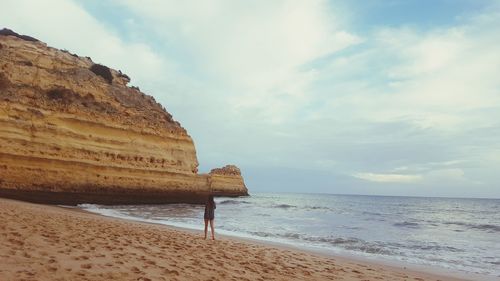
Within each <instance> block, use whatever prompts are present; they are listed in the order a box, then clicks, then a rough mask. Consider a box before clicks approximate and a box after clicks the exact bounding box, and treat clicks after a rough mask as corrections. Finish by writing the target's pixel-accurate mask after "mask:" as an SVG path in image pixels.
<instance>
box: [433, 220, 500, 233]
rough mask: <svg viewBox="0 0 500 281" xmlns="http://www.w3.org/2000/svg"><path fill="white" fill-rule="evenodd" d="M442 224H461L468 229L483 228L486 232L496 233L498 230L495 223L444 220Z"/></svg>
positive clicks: (499, 227) (499, 229)
mask: <svg viewBox="0 0 500 281" xmlns="http://www.w3.org/2000/svg"><path fill="white" fill-rule="evenodd" d="M443 224H446V225H458V226H463V227H465V228H468V229H477V230H483V231H486V232H490V233H497V232H500V226H498V225H495V224H480V223H478V224H476V223H465V222H456V221H454V222H444V223H443Z"/></svg>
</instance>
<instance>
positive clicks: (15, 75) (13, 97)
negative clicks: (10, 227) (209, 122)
mask: <svg viewBox="0 0 500 281" xmlns="http://www.w3.org/2000/svg"><path fill="white" fill-rule="evenodd" d="M129 80H130V79H129V77H128V76H127V75H125V74H123V73H121V71H116V70H113V69H109V68H108V67H106V66H103V65H100V64H95V63H93V62H92V60H91V59H90V58H82V57H79V56H77V55H74V54H71V53H69V52H67V51H61V50H58V49H55V48H51V47H48V46H47V45H46V44H45V43H43V42H40V41H38V40H37V39H35V38H32V37H29V36H24V35H18V34H16V33H14V32H12V31H10V30H7V29H4V30H1V31H0V148H1V149H0V196H4V197H11V198H18V199H24V200H29V201H35V202H45V203H58V204H78V203H83V202H87V203H101V204H128V203H133V204H139V203H169V202H202V201H204V200H205V197H206V195H207V193H208V192H210V191H211V189H212V182H215V183H216V184H215V186H216V190H217V193H218V194H220V195H231V196H233V195H247V189H246V187H245V186H244V183H243V178H242V177H241V175H240V174H238V175H234V176H229V177H227V176H226V178H227V179H224V180H220V179H219V175H216V176H215V175H214V176H215V179H212V177H213V176H212V175H206V174H198V173H197V172H198V160H197V157H196V150H195V147H194V143H193V140H192V139H191V137H190V136H189V135H188V134H187V132H186V130H185V129H184V128H183V127H181V125H180V124H179V123H178V122H177V121H175V120H173V119H172V116H171V115H170V114H169V113H168V112H167V111H166V110H165V109H164V108H163V107H162V106H161V105H160V104H159V103H157V102H156V101H155V100H154V98H153V97H151V96H148V95H145V94H144V93H142V92H140V91H139V89H138V88H136V87H128V86H127V83H128V82H129ZM222 182H223V183H222ZM226 191H227V192H226Z"/></svg>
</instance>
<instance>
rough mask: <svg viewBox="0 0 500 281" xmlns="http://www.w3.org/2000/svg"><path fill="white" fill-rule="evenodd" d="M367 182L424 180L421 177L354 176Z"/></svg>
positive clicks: (362, 174) (391, 175)
mask: <svg viewBox="0 0 500 281" xmlns="http://www.w3.org/2000/svg"><path fill="white" fill-rule="evenodd" d="M353 176H354V177H355V178H359V179H362V180H366V181H372V182H381V183H415V182H419V181H421V180H422V176H420V175H404V174H375V173H356V174H354V175H353Z"/></svg>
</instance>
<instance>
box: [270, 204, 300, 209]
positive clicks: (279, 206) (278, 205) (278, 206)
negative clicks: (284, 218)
mask: <svg viewBox="0 0 500 281" xmlns="http://www.w3.org/2000/svg"><path fill="white" fill-rule="evenodd" d="M273 207H274V208H280V209H290V208H296V207H297V206H294V205H289V204H277V205H274V206H273Z"/></svg>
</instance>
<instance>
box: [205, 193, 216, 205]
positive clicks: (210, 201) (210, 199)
mask: <svg viewBox="0 0 500 281" xmlns="http://www.w3.org/2000/svg"><path fill="white" fill-rule="evenodd" d="M207 203H208V204H210V206H213V205H214V204H215V202H214V196H213V195H212V194H210V195H208V201H207Z"/></svg>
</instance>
